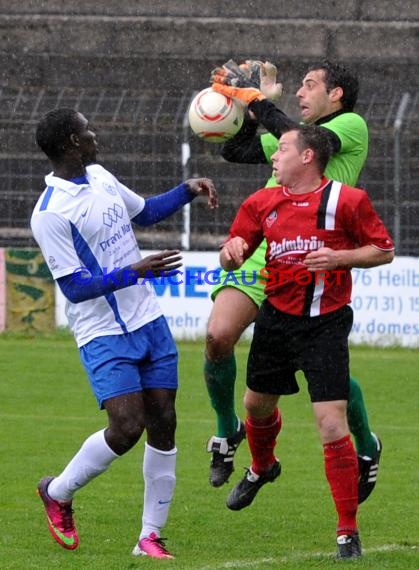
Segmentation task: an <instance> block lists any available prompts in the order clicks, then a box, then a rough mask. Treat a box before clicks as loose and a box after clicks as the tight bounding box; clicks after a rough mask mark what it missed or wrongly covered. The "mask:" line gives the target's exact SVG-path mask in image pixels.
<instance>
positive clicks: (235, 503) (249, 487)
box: [227, 460, 281, 511]
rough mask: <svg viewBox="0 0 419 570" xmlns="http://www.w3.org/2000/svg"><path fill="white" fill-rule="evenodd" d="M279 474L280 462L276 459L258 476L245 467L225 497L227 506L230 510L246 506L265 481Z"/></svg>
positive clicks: (270, 481) (268, 481)
mask: <svg viewBox="0 0 419 570" xmlns="http://www.w3.org/2000/svg"><path fill="white" fill-rule="evenodd" d="M280 475H281V464H280V463H279V461H278V460H276V461H275V463H274V464H273V465H271V467H270V468H269V469H268V471H266V472H265V473H263V474H262V475H259V476H258V475H255V474H254V473H253V472H252V471H251V470H250V469H246V475H245V476H244V477H243V479H242V480H241V481H240V482H239V483H237V485H236V486H235V487H234V489H233V490H232V491H231V493H230V494H229V496H228V497H227V507H228V508H229V509H231V510H232V511H240V510H241V509H244V508H245V507H248V506H249V505H250V504H251V503H252V502H253V499H254V498H255V497H256V495H257V493H258V491H259V489H260V488H261V487H263V485H265V483H272V482H273V481H275V479H276V478H277V477H279V476H280Z"/></svg>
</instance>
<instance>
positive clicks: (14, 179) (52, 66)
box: [0, 0, 419, 254]
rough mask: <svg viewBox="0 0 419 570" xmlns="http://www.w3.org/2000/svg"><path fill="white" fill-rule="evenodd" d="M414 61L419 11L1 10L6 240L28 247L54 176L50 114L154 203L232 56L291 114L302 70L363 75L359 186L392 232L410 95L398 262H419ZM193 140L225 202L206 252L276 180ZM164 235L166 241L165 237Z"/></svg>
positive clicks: (43, 6)
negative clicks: (235, 214)
mask: <svg viewBox="0 0 419 570" xmlns="http://www.w3.org/2000/svg"><path fill="white" fill-rule="evenodd" d="M418 54H419V2H417V1H415V0H410V1H405V2H400V3H398V2H395V1H390V0H370V1H366V0H348V1H346V2H340V1H324V0H320V1H318V2H316V3H313V2H309V1H303V2H289V1H288V2H286V1H283V0H276V1H272V0H263V1H261V2H257V1H248V2H232V3H226V2H222V1H218V0H207V1H202V0H199V1H194V2H192V1H177V0H171V1H170V2H167V1H165V2H162V1H160V0H154V1H148V0H145V1H141V2H139V1H134V0H119V1H116V0H93V1H92V0H89V1H83V0H75V1H73V2H68V3H63V2H61V1H59V0H42V1H27V2H19V3H18V2H10V1H6V0H0V87H2V95H1V96H0V129H1V132H0V134H1V137H0V184H1V186H0V192H2V194H3V197H4V200H2V202H3V204H2V209H1V211H0V223H1V225H2V227H3V230H2V234H1V235H0V240H1V239H3V243H4V240H5V239H9V238H7V236H12V237H13V236H16V235H18V234H19V235H20V236H21V238H22V239H25V240H26V239H27V235H28V234H27V233H25V232H27V230H25V228H26V225H25V224H26V223H27V217H28V215H29V212H30V209H31V207H32V204H33V202H34V199H35V197H36V195H37V194H38V193H39V191H40V190H41V189H42V184H43V182H42V175H43V173H44V172H45V169H47V168H48V166H47V164H46V162H45V159H44V157H43V156H41V155H40V153H39V152H38V151H37V149H36V147H35V145H34V141H33V131H34V127H35V125H36V121H37V120H38V118H39V115H40V113H41V112H44V111H45V110H48V108H49V107H51V106H57V105H62V104H69V105H72V106H76V107H77V108H80V110H81V111H82V112H85V114H86V115H88V116H89V115H91V114H93V115H94V118H95V120H96V123H97V125H98V126H99V127H100V134H101V146H102V157H103V159H104V162H106V165H107V166H111V167H113V168H114V169H115V172H116V173H118V174H120V176H121V177H122V178H124V179H125V181H126V182H127V183H129V184H131V185H136V187H137V188H138V190H139V191H141V192H142V193H143V194H147V193H150V192H151V193H152V192H154V191H162V190H163V189H165V188H168V187H169V186H171V185H172V184H173V183H174V182H176V181H177V179H179V178H181V177H182V175H183V173H184V170H183V169H182V165H181V164H180V150H179V146H180V143H181V142H182V140H183V138H184V136H185V132H184V130H183V129H182V120H183V117H184V113H185V111H186V109H187V104H188V101H189V100H190V97H191V95H192V93H193V92H194V91H195V90H200V89H202V88H204V87H206V86H207V85H208V78H209V73H210V70H211V69H212V68H213V67H214V66H216V65H219V64H220V63H223V62H224V61H225V60H227V59H229V58H230V57H232V58H234V59H237V60H242V59H245V58H248V57H251V58H260V59H264V60H265V59H269V60H271V61H273V62H274V63H275V64H276V65H277V66H278V68H279V70H280V75H281V79H282V80H283V82H284V85H285V96H284V98H283V101H282V102H281V106H282V107H283V108H284V110H286V111H287V112H288V113H290V114H291V115H295V114H296V109H295V104H294V97H293V94H294V93H295V90H296V88H297V86H298V84H299V81H300V80H301V77H302V75H303V73H304V69H305V68H306V66H307V64H308V63H311V62H312V61H314V60H318V59H322V58H324V57H329V58H330V59H333V60H339V61H341V62H343V63H345V64H346V65H348V66H349V67H351V68H353V69H354V70H356V71H357V73H358V75H359V78H360V82H361V92H360V106H359V110H360V112H362V113H363V114H364V115H365V116H366V118H367V120H368V122H369V125H370V131H371V151H370V158H369V161H368V163H367V167H366V169H365V171H364V173H363V182H364V183H365V184H366V185H368V187H369V189H370V191H371V193H372V195H373V197H374V199H375V201H376V204H377V207H378V208H379V210H380V213H382V215H383V217H384V218H385V219H386V222H387V223H389V224H391V223H392V220H393V217H394V199H393V197H392V196H393V178H394V164H393V155H394V136H393V126H394V119H395V116H396V113H397V109H398V106H399V104H400V100H401V97H402V95H403V93H405V92H409V93H410V94H411V99H410V103H409V106H408V110H407V111H408V112H407V114H406V116H405V123H404V129H403V139H402V144H403V145H404V146H403V161H404V162H403V164H402V167H403V170H404V179H403V188H402V192H403V196H402V201H404V202H405V206H404V211H403V212H402V217H403V220H402V221H403V228H404V227H406V229H404V230H403V231H404V232H405V233H404V236H403V240H404V244H405V249H404V251H405V252H406V253H412V252H413V253H416V254H419V233H415V232H414V230H412V229H411V228H410V226H412V225H413V220H411V217H412V215H413V213H414V214H415V215H417V213H418V209H417V208H418V203H417V200H416V198H415V196H416V194H417V183H416V179H417V174H419V166H418V165H417V159H416V157H419V143H418V136H419V135H418V118H419V110H418V101H417V95H416V92H417V91H418V89H417V88H418V84H419V57H418ZM128 102H129V104H128ZM192 143H193V158H192V160H191V163H190V168H191V169H192V171H193V173H197V174H206V175H211V176H213V177H214V178H215V179H216V182H217V183H218V184H219V186H220V188H221V190H222V194H223V198H224V200H223V201H224V204H225V206H224V207H223V208H222V209H221V210H220V212H219V213H218V214H217V218H216V219H215V220H208V223H207V222H205V224H204V226H205V227H204V228H202V227H197V226H194V227H193V231H194V232H195V233H196V240H195V243H196V245H197V247H198V246H205V245H208V244H210V245H212V243H211V240H210V239H209V238H210V236H211V234H214V235H215V236H216V238H215V239H218V237H219V235H221V234H222V233H223V232H224V231H225V229H226V227H227V226H228V223H229V222H230V221H231V215H232V211H234V208H235V207H236V205H237V204H238V202H239V201H240V199H241V198H242V197H243V193H244V192H246V193H248V192H250V191H252V190H255V189H256V188H257V187H259V186H260V185H261V181H262V180H263V179H264V178H266V177H267V176H268V174H269V173H267V172H266V170H262V169H260V168H259V167H238V166H237V165H227V164H225V163H224V162H223V161H222V159H220V158H219V156H218V149H217V145H215V146H214V145H208V144H206V145H204V144H202V143H200V141H195V140H193V141H192ZM253 181H254V182H253ZM232 206H233V208H232ZM201 216H204V214H203V212H201V211H200V210H199V206H198V207H197V209H196V214H195V217H196V224H198V217H199V218H200V219H203V220H204V221H205V216H204V218H201ZM180 223H181V220H180V219H179V218H175V221H174V224H175V225H174V226H170V227H169V226H167V228H166V229H167V230H169V229H171V230H173V231H175V232H176V231H177V226H179V224H180ZM176 224H177V226H176ZM6 227H7V228H10V227H11V228H14V232H13V231H12V232H11V233H10V231H9V229H7V231H6V230H5V229H4V228H6ZM20 229H21V231H17V230H20ZM163 229H164V227H163ZM153 235H156V234H155V233H153ZM157 235H158V238H157V239H158V240H159V243H160V241H161V240H164V239H165V238H164V236H161V235H159V234H157ZM167 235H170V236H171V237H170V239H174V238H173V234H167ZM203 235H205V236H206V238H205V239H206V242H205V243H203V238H202V236H203ZM10 239H12V238H10ZM14 239H16V238H14ZM150 239H151V238H150ZM205 239H204V241H205ZM0 243H1V241H0Z"/></svg>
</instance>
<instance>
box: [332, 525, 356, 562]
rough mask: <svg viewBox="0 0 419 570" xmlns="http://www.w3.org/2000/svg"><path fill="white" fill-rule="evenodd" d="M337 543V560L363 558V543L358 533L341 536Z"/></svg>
mask: <svg viewBox="0 0 419 570" xmlns="http://www.w3.org/2000/svg"><path fill="white" fill-rule="evenodd" d="M336 543H337V547H338V552H337V555H336V558H338V559H339V560H343V559H346V560H348V559H350V558H360V557H361V556H362V549H361V541H360V539H359V534H358V533H357V532H354V533H353V534H341V535H340V536H338V537H337V539H336Z"/></svg>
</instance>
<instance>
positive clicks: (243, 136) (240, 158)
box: [221, 114, 268, 164]
mask: <svg viewBox="0 0 419 570" xmlns="http://www.w3.org/2000/svg"><path fill="white" fill-rule="evenodd" d="M257 129H258V124H257V123H256V122H255V121H253V120H251V119H250V118H249V117H248V115H247V114H246V115H245V120H244V123H243V126H242V128H241V129H240V130H239V132H238V133H237V134H236V135H235V136H234V137H232V138H231V139H229V140H228V141H226V142H225V143H224V144H223V146H222V149H221V156H222V157H223V158H224V159H225V160H227V161H228V162H238V163H240V164H267V163H268V161H267V160H266V156H265V153H264V152H263V147H262V143H261V140H260V136H259V135H258V134H257Z"/></svg>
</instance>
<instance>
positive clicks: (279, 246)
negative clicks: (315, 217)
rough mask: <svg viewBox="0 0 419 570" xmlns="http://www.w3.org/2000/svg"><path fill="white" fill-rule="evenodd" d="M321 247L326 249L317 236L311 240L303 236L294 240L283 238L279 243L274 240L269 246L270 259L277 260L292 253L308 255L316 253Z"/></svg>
mask: <svg viewBox="0 0 419 570" xmlns="http://www.w3.org/2000/svg"><path fill="white" fill-rule="evenodd" d="M321 247H324V241H323V240H321V239H319V238H318V237H317V236H311V237H310V238H303V237H301V236H297V237H295V238H292V239H287V238H282V240H281V241H279V242H277V241H275V240H272V241H271V242H270V244H269V252H268V258H269V259H275V258H277V257H281V256H282V255H288V254H290V253H291V252H292V253H300V254H301V253H308V252H309V251H316V250H318V249H320V248H321Z"/></svg>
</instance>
